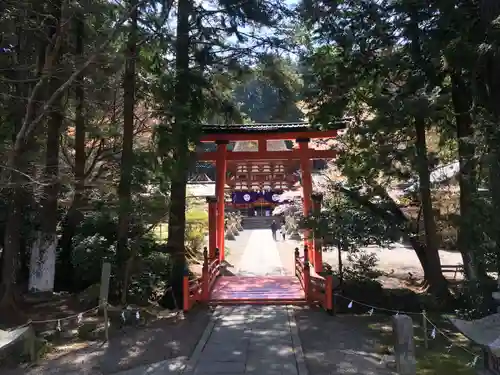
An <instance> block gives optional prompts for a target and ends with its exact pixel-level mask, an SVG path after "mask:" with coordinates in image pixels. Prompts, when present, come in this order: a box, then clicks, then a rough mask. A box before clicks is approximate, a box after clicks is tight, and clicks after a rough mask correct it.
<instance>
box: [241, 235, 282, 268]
mask: <svg viewBox="0 0 500 375" xmlns="http://www.w3.org/2000/svg"><path fill="white" fill-rule="evenodd" d="M236 272H237V274H238V275H240V276H280V275H284V274H285V270H284V268H283V264H282V263H281V258H280V255H279V252H278V247H277V245H276V241H274V240H273V238H272V236H271V231H270V230H268V229H254V230H253V231H252V233H251V235H250V237H249V239H248V243H247V245H246V247H245V251H244V252H243V256H242V257H241V260H240V263H239V265H238V268H237V271H236Z"/></svg>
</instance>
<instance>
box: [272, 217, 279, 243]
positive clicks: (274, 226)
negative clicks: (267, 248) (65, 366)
mask: <svg viewBox="0 0 500 375" xmlns="http://www.w3.org/2000/svg"><path fill="white" fill-rule="evenodd" d="M277 231H278V224H276V221H274V220H273V222H272V224H271V232H272V233H273V240H275V241H276V232H277Z"/></svg>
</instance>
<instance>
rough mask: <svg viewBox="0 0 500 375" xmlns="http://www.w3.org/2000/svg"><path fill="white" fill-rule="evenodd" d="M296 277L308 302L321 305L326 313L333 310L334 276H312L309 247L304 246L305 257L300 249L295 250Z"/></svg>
mask: <svg viewBox="0 0 500 375" xmlns="http://www.w3.org/2000/svg"><path fill="white" fill-rule="evenodd" d="M295 275H296V276H297V277H298V279H299V281H300V283H301V284H302V288H303V289H304V293H305V296H306V300H307V301H309V302H310V303H319V304H320V305H321V306H322V307H323V308H324V309H325V310H326V311H331V310H332V309H333V275H327V276H326V277H323V276H321V275H311V270H310V265H309V259H308V249H307V246H304V256H303V257H301V256H300V254H299V249H298V248H296V249H295Z"/></svg>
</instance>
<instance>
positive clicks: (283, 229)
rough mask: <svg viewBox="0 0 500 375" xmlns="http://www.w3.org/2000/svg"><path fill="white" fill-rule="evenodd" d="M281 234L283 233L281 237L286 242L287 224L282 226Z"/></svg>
mask: <svg viewBox="0 0 500 375" xmlns="http://www.w3.org/2000/svg"><path fill="white" fill-rule="evenodd" d="M280 232H281V235H282V236H283V241H285V237H286V228H285V224H281V228H280Z"/></svg>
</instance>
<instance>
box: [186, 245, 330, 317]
mask: <svg viewBox="0 0 500 375" xmlns="http://www.w3.org/2000/svg"><path fill="white" fill-rule="evenodd" d="M308 253H309V251H308V249H307V246H305V247H304V251H303V254H302V255H301V254H300V252H299V249H298V248H296V249H295V254H294V256H295V276H270V277H267V276H223V275H222V274H223V271H224V270H223V267H224V266H223V265H221V261H220V255H219V251H218V249H216V251H215V254H214V256H213V257H210V256H209V254H208V250H207V248H205V249H204V252H203V258H204V259H203V268H202V275H201V277H198V278H194V279H193V278H190V276H189V275H185V276H184V285H183V293H184V296H183V297H184V298H183V299H184V306H183V310H184V311H186V312H187V311H189V310H190V309H191V308H192V307H193V306H194V305H195V304H197V303H203V304H215V305H221V304H255V305H280V304H281V305H283V304H287V305H288V304H297V305H300V304H319V305H320V306H322V307H323V308H324V309H325V310H327V311H331V310H332V309H333V275H326V276H321V275H318V274H315V272H314V269H312V270H311V267H310V263H309V255H308Z"/></svg>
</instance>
